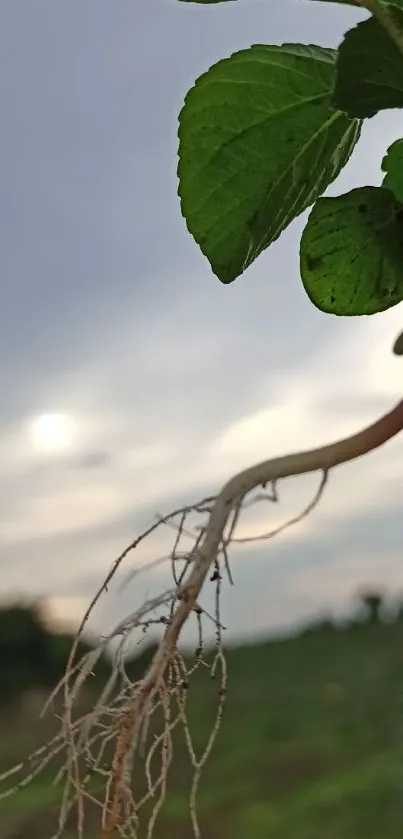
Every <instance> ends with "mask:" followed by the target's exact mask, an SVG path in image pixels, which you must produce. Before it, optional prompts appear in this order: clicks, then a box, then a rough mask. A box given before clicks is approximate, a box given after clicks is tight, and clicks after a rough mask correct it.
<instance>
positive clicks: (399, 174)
mask: <svg viewBox="0 0 403 839" xmlns="http://www.w3.org/2000/svg"><path fill="white" fill-rule="evenodd" d="M382 170H383V171H384V172H386V175H385V177H384V179H383V186H385V187H387V188H388V189H390V190H391V192H393V195H394V196H395V198H397V200H398V201H401V202H402V203H403V140H396V141H395V142H394V143H392V145H391V146H389V148H388V151H387V153H386V155H385V157H384V159H383V161H382Z"/></svg>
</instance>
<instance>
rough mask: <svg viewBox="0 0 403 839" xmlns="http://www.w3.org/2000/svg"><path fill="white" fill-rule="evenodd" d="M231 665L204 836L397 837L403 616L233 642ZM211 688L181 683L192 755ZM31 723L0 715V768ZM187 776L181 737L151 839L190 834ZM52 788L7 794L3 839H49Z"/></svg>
mask: <svg viewBox="0 0 403 839" xmlns="http://www.w3.org/2000/svg"><path fill="white" fill-rule="evenodd" d="M228 667H229V689H228V694H229V695H228V704H227V708H226V712H225V717H224V720H223V723H222V728H221V730H220V732H219V735H218V740H217V743H216V747H215V750H214V753H213V755H212V756H211V759H210V761H209V763H208V766H207V767H206V770H205V774H204V777H203V781H202V784H201V789H200V797H199V813H200V819H201V823H202V827H203V836H204V837H205V839H218V837H223V838H224V839H227V837H228V839H397V837H399V839H400V837H401V836H402V834H403V739H402V737H403V623H395V624H390V625H371V624H366V625H362V626H355V627H351V628H350V629H347V630H343V631H332V630H331V629H329V628H326V627H324V628H318V629H317V630H315V631H311V632H307V633H305V634H302V635H300V636H299V637H296V638H289V639H284V640H276V641H272V642H268V643H265V644H257V645H254V646H250V647H239V648H237V649H230V650H229V651H228ZM216 689H217V686H216V685H215V683H214V682H213V681H212V680H211V679H209V677H208V675H207V671H206V672H205V673H204V675H203V674H202V675H201V676H200V677H198V678H197V679H195V681H194V682H192V684H191V686H190V690H189V707H190V727H191V730H192V733H193V736H194V741H195V745H196V748H197V749H198V750H200V749H201V748H202V746H203V743H204V742H205V740H206V737H207V736H208V732H209V726H210V724H211V720H212V716H213V711H214V706H215V699H216V697H215V695H216ZM33 726H35V727H36V726H37V723H36V720H32V719H31V720H29V719H27V718H26V717H25V719H23V720H21V719H17V717H16V718H15V720H14V727H13V725H12V724H11V721H10V719H9V718H7V723H6V718H4V719H3V720H2V719H1V715H0V763H2V764H4V756H5V752H7V762H9V759H10V756H11V752H12V750H13V742H15V757H16V758H17V757H19V756H20V754H21V750H22V748H23V743H24V739H26V741H28V740H31V739H32V728H33ZM13 732H14V733H13ZM37 736H39V735H38V733H37ZM190 778H191V773H190V765H189V761H188V760H187V758H186V754H185V749H184V745H183V743H179V745H178V752H177V760H176V762H175V765H174V767H173V773H172V778H171V787H170V793H169V795H168V799H167V802H166V806H165V808H164V811H163V814H162V818H161V822H160V824H159V827H158V829H157V832H156V836H157V837H158V839H162V838H163V837H164V839H170V837H172V838H173V837H175V839H188V837H190V836H191V832H190V825H189V809H188V793H189V787H190ZM57 795H58V792H57V790H56V789H55V788H54V787H52V786H51V785H50V779H49V778H44V779H43V780H42V781H37V782H35V784H34V785H32V786H31V787H27V788H26V789H25V790H23V791H22V792H21V793H18V795H17V796H16V797H15V798H11V799H8V800H7V801H5V802H4V803H3V804H2V805H0V839H25V837H30V839H46V836H47V835H50V833H51V830H50V829H49V831H48V824H50V817H51V815H53V816H54V813H55V808H56V804H57ZM90 823H91V819H90ZM94 824H95V822H94V818H92V827H93V833H92V834H91V828H89V835H88V839H92V835H93V836H94V837H95V836H96V835H97V831H96V830H95V828H94ZM47 831H48V832H47ZM90 834H91V836H90ZM72 835H73V834H72ZM68 839H72V836H71V837H68ZM86 839H87V837H86Z"/></svg>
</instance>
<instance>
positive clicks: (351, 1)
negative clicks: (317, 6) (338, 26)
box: [316, 0, 362, 8]
mask: <svg viewBox="0 0 403 839" xmlns="http://www.w3.org/2000/svg"><path fill="white" fill-rule="evenodd" d="M316 2H319V0H316ZM321 2H324V3H343V4H344V5H345V6H358V7H360V8H362V6H361V3H359V2H357V0H321Z"/></svg>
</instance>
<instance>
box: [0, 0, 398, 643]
mask: <svg viewBox="0 0 403 839" xmlns="http://www.w3.org/2000/svg"><path fill="white" fill-rule="evenodd" d="M359 17H360V15H359V13H358V12H356V11H355V10H353V9H349V8H344V9H343V8H339V7H337V6H334V7H332V6H327V5H326V4H322V3H320V4H319V3H318V4H317V3H313V2H309V0H306V2H303V0H278V2H274V0H245V1H244V2H243V0H240V2H239V3H233V4H224V5H223V6H221V7H220V6H217V7H214V6H212V7H207V8H203V7H198V6H195V5H192V4H191V5H185V4H180V3H176V2H175V0H114V2H112V0H69V2H68V3H54V2H52V0H36V2H35V3H30V2H25V3H3V4H2V5H1V9H0V23H1V25H0V56H1V59H0V60H1V73H0V101H1V113H2V120H1V122H2V137H1V152H0V154H1V158H0V165H1V184H2V188H1V193H0V216H1V226H0V237H1V248H0V254H1V266H2V277H3V281H2V283H1V306H0V365H1V382H2V387H1V391H0V550H1V554H0V562H1V590H2V592H3V593H4V594H5V595H10V596H14V595H15V596H16V595H22V594H24V595H30V596H31V595H36V594H38V595H39V594H41V595H46V596H50V597H52V598H55V600H54V604H55V606H54V608H55V610H56V612H57V613H58V614H60V615H63V617H65V616H66V615H67V614H70V615H72V616H74V617H76V616H77V615H78V614H79V613H80V611H81V610H82V608H83V606H84V605H85V603H86V598H88V596H89V595H90V594H91V593H93V591H94V589H95V588H96V587H97V585H98V583H99V582H100V580H101V578H102V575H103V574H104V572H105V571H106V570H107V569H108V568H109V566H110V564H111V562H112V560H113V558H114V557H115V556H116V554H117V553H119V552H120V550H121V549H122V548H123V547H124V546H125V544H126V543H127V542H129V541H131V540H132V538H133V537H134V535H135V534H136V532H137V530H138V529H139V528H140V527H141V525H142V524H143V525H144V524H147V523H148V522H149V521H150V520H151V519H152V517H153V516H155V514H156V513H157V512H167V511H168V510H169V509H170V508H171V507H172V506H173V505H176V504H178V503H179V502H181V501H183V502H186V501H189V500H194V499H197V498H198V497H199V496H203V495H204V494H206V493H208V492H211V491H215V490H216V489H218V488H219V486H220V483H222V482H223V481H224V480H225V479H226V478H227V477H229V476H230V475H231V474H232V473H233V472H235V471H236V470H238V469H240V468H242V467H243V466H247V465H249V464H250V463H252V462H254V461H255V460H259V459H262V458H265V457H268V456H270V455H277V454H281V453H285V452H287V451H290V450H291V451H293V450H296V449H299V448H304V447H307V446H311V445H317V444H321V443H325V442H330V441H331V440H333V439H335V438H337V437H339V436H342V435H344V434H346V433H350V432H353V431H355V430H358V429H359V428H360V427H361V426H362V425H364V424H366V423H367V422H370V421H372V420H374V419H375V418H376V417H377V415H378V414H380V413H381V412H382V411H384V410H386V409H388V408H389V407H390V406H391V405H392V404H393V402H394V401H396V399H397V398H398V397H399V396H400V393H401V389H402V382H403V368H402V362H401V361H400V362H399V360H398V359H396V358H395V357H393V356H392V355H391V351H390V350H391V345H392V342H393V340H394V338H395V336H396V334H397V332H398V331H399V330H400V329H401V328H402V326H403V324H402V309H401V307H397V308H396V309H393V310H391V311H390V312H388V313H386V314H383V315H378V316H376V317H374V318H371V319H348V320H343V319H336V318H332V317H330V316H327V315H325V314H322V313H320V312H319V311H317V310H315V309H314V308H313V306H312V305H311V304H310V302H309V300H308V299H307V297H306V296H305V294H304V292H303V290H302V286H301V283H300V280H299V272H298V241H299V236H300V233H301V229H302V227H303V224H304V222H305V217H303V218H301V219H299V220H297V221H296V222H295V223H294V224H293V225H292V226H291V227H290V228H289V230H288V231H287V232H286V233H285V234H283V236H282V237H281V240H280V241H279V242H277V243H276V244H275V245H274V246H273V247H272V248H271V249H270V250H269V251H268V252H267V253H266V254H264V255H263V256H261V257H260V259H259V260H258V261H257V262H256V263H255V265H254V266H252V268H251V269H249V271H248V272H247V274H245V275H244V276H243V277H242V278H241V279H239V280H238V281H237V282H235V283H234V284H233V285H231V286H229V287H225V286H222V285H221V284H220V283H219V282H218V280H216V279H215V278H214V276H213V275H212V274H211V271H210V269H209V265H208V263H207V262H206V261H205V259H204V258H203V257H202V255H201V254H200V253H199V251H198V249H197V247H196V245H195V244H194V242H193V241H192V240H191V238H190V237H189V235H188V233H187V231H186V228H185V224H184V222H183V219H182V218H181V214H180V208H179V204H178V200H177V196H176V172H175V170H176V147H177V140H176V131H177V114H178V111H179V109H180V107H181V104H182V100H183V97H184V95H185V93H186V91H187V89H188V87H189V86H190V85H191V84H192V83H193V81H194V79H195V78H196V77H197V76H198V75H200V74H201V73H202V72H203V71H204V70H205V69H206V68H207V67H208V66H209V65H211V64H212V63H214V62H215V61H216V60H218V59H220V58H221V57H223V56H224V55H228V54H230V53H231V52H233V51H235V50H236V49H240V48H244V47H247V46H249V45H250V44H252V43H256V42H262V41H266V42H269V43H281V42H282V41H302V42H304V41H308V42H314V43H318V44H322V45H325V46H337V44H338V43H339V41H340V39H341V37H342V34H343V31H345V29H346V28H347V27H348V26H349V25H352V24H353V23H354V22H355V21H356V20H358V19H359ZM399 131H400V132H401V128H399V116H398V114H397V113H394V112H387V113H384V114H382V115H381V116H379V117H377V118H376V119H374V120H372V121H371V123H368V125H367V126H366V127H365V130H364V132H363V137H362V140H361V142H360V145H359V147H358V149H357V150H356V152H355V155H354V157H353V160H352V161H351V162H350V163H349V165H348V166H347V168H346V169H345V171H344V172H343V174H342V176H341V177H340V178H339V180H338V181H337V183H336V184H335V185H333V186H332V188H331V192H332V193H337V192H342V191H345V190H346V189H349V188H352V187H353V186H356V185H361V184H364V183H373V184H377V183H379V182H380V178H381V175H380V161H381V158H382V156H383V153H384V152H385V150H386V148H387V146H388V145H389V144H390V143H391V142H392V141H393V140H394V139H395V138H396V137H398V136H399ZM53 412H58V413H60V414H63V415H64V416H65V417H66V418H67V419H68V420H69V422H70V423H71V433H72V436H71V439H70V442H69V445H65V446H64V447H61V448H55V449H53V450H49V449H48V447H47V446H46V445H45V443H46V440H44V439H42V438H43V434H40V431H41V428H42V427H41V426H40V427H38V425H37V424H36V423H37V420H38V418H41V417H43V415H44V414H45V415H46V414H48V413H53ZM42 431H43V429H42ZM48 442H49V441H48ZM402 480H403V438H397V439H396V440H394V441H392V442H391V443H390V444H388V446H386V447H385V448H384V449H382V450H380V451H379V452H377V453H376V454H373V455H371V456H370V457H368V458H367V459H366V460H363V461H361V462H360V461H358V462H356V463H355V464H352V465H347V466H345V467H343V468H341V469H340V470H339V471H337V472H336V473H335V474H334V475H333V477H332V480H331V481H330V485H329V487H328V489H327V492H326V496H325V497H324V499H323V501H322V503H321V506H320V508H317V510H316V511H315V513H314V514H313V515H312V517H311V518H309V519H307V520H305V521H304V523H303V524H302V525H301V526H299V527H297V528H294V529H293V530H290V531H288V532H287V533H285V534H284V535H283V536H281V537H280V538H279V539H278V540H274V541H272V542H270V543H267V544H266V545H263V546H260V547H259V546H258V547H254V548H253V549H252V548H251V547H250V548H248V550H243V551H240V550H236V551H234V554H233V573H234V577H235V583H236V585H235V587H234V588H233V589H231V591H228V592H227V593H226V599H225V612H226V615H225V617H226V621H227V624H228V626H229V627H230V632H231V633H232V635H233V636H235V635H242V634H250V633H254V632H256V631H258V632H266V631H269V630H272V629H273V628H275V627H280V626H285V625H290V624H292V623H293V622H295V621H297V620H300V619H305V618H306V617H307V616H309V615H312V614H314V613H317V612H318V611H321V610H324V611H326V609H329V608H335V609H340V608H344V607H345V604H346V603H347V602H348V598H349V597H350V596H351V594H352V592H354V590H355V589H356V588H357V586H358V585H360V584H361V583H377V584H379V583H384V584H386V585H387V586H388V587H389V588H390V589H391V590H393V591H395V590H397V589H399V588H401V589H403V556H402V547H401V545H402V530H401V525H399V520H400V521H401V486H402ZM314 487H315V479H312V478H309V479H308V478H304V479H295V480H293V481H290V482H288V483H285V484H284V486H283V495H282V496H281V497H282V498H284V505H282V506H281V507H277V506H274V505H272V509H260V510H257V509H256V510H255V511H254V513H253V517H252V518H251V517H249V518H248V519H247V520H245V522H244V524H243V532H244V534H246V533H251V532H253V529H254V528H258V527H263V528H266V529H267V528H268V527H270V526H271V525H272V524H278V523H279V522H280V521H281V520H282V517H286V516H287V515H288V514H290V513H292V512H294V513H295V512H298V511H299V509H300V508H301V506H304V504H306V503H307V502H308V500H309V497H310V494H311V493H312V491H314ZM280 489H281V488H280ZM171 537H172V533H171V532H168V531H167V532H166V533H164V534H161V538H160V539H159V540H158V539H157V540H155V541H154V542H150V543H149V545H145V546H144V550H143V551H142V552H140V553H139V554H138V556H137V557H134V556H133V558H132V559H129V560H128V564H127V566H126V571H128V570H129V569H130V568H131V567H132V566H133V563H135V562H142V561H144V560H148V559H151V558H152V556H159V555H161V554H164V552H166V550H167V549H168V548H169V546H170V540H171ZM154 577H155V579H154V581H153V585H154V584H155V585H157V586H161V585H163V583H164V578H163V574H161V572H158V574H154ZM139 580H140V578H139ZM149 585H151V582H150V583H149V582H147V579H146V577H142V578H141V584H140V582H139V581H136V584H135V585H134V584H131V586H130V587H129V588H128V589H127V590H126V591H125V592H124V593H123V594H121V595H119V594H118V593H116V592H115V593H111V594H110V595H108V596H107V597H106V598H105V599H104V601H103V603H102V605H101V608H100V611H99V613H98V617H97V621H98V623H97V626H98V627H101V628H103V627H104V626H105V625H106V624H108V623H109V622H110V621H111V620H114V619H115V618H118V617H119V616H120V617H121V616H123V614H124V611H125V609H126V608H128V604H130V607H131V606H132V604H133V602H137V600H138V599H139V598H140V599H141V598H142V597H143V596H146V595H147V593H148V591H149V589H148V586H149Z"/></svg>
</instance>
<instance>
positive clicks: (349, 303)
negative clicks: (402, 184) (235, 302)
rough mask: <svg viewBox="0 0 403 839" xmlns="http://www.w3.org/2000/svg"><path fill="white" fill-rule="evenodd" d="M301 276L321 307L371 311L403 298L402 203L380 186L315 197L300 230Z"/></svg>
mask: <svg viewBox="0 0 403 839" xmlns="http://www.w3.org/2000/svg"><path fill="white" fill-rule="evenodd" d="M300 263H301V277H302V282H303V284H304V287H305V289H306V291H307V293H308V296H309V297H310V299H311V300H312V302H313V303H314V304H315V306H317V307H318V309H321V310H322V311H323V312H330V313H331V314H334V315H372V314H374V313H375V312H382V311H384V310H385V309H389V308H390V307H391V306H395V305H396V304H397V303H400V301H401V300H403V204H400V203H399V202H398V201H397V200H396V198H395V196H394V195H393V194H392V193H391V192H390V190H389V189H386V188H385V187H374V186H365V187H360V188H359V189H353V190H352V191H351V192H348V193H347V194H346V195H340V196H338V197H337V198H320V199H319V201H317V202H316V204H315V206H314V207H313V209H312V212H311V213H310V216H309V219H308V223H307V225H306V227H305V230H304V232H303V234H302V239H301V249H300Z"/></svg>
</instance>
